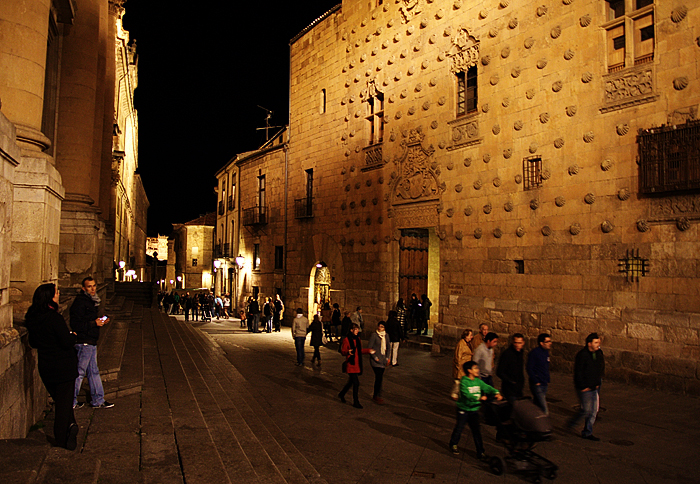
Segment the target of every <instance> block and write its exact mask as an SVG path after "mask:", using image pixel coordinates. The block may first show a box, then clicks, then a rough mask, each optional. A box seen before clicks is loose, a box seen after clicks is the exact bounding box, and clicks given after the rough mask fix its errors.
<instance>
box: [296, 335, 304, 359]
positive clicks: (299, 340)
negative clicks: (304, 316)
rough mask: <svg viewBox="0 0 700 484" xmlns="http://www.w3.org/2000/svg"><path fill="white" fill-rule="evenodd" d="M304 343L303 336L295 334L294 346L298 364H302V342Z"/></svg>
mask: <svg viewBox="0 0 700 484" xmlns="http://www.w3.org/2000/svg"><path fill="white" fill-rule="evenodd" d="M305 343H306V337H305V336H295V337H294V346H296V348H297V363H298V364H299V365H303V364H304V344H305Z"/></svg>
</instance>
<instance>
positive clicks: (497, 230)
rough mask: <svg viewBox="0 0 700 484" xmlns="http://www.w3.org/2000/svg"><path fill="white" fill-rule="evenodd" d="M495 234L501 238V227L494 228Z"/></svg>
mask: <svg viewBox="0 0 700 484" xmlns="http://www.w3.org/2000/svg"><path fill="white" fill-rule="evenodd" d="M493 236H494V237H496V238H497V239H500V238H501V237H502V236H503V231H502V230H501V229H500V228H499V227H496V228H495V229H493Z"/></svg>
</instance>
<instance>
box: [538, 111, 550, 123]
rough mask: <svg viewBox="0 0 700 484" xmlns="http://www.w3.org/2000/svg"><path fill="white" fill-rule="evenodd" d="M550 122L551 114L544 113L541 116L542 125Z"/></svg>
mask: <svg viewBox="0 0 700 484" xmlns="http://www.w3.org/2000/svg"><path fill="white" fill-rule="evenodd" d="M548 121H549V113H547V112H544V113H542V114H540V123H542V124H545V123H547V122H548Z"/></svg>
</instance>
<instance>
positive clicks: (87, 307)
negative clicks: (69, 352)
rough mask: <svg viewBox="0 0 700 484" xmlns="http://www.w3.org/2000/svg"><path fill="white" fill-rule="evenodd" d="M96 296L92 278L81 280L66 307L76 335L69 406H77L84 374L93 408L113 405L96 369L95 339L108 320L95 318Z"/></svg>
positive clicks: (97, 307) (98, 300)
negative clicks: (75, 364) (75, 369)
mask: <svg viewBox="0 0 700 484" xmlns="http://www.w3.org/2000/svg"><path fill="white" fill-rule="evenodd" d="M99 307H100V297H99V296H98V295H97V283H96V282H95V280H94V279H93V278H92V277H86V278H85V279H83V288H82V290H81V291H80V293H79V294H78V296H77V297H76V298H75V300H74V301H73V304H72V305H71V307H70V326H71V329H72V330H73V331H74V332H75V334H76V335H77V343H76V345H75V350H76V351H77V353H78V378H76V379H75V393H74V395H73V407H74V408H77V407H82V404H80V405H78V393H79V392H80V386H81V385H82V383H83V378H85V377H87V379H88V384H89V385H90V396H91V398H90V404H91V405H92V406H93V407H97V408H110V407H113V406H114V404H113V403H110V402H107V401H105V392H104V389H103V388H102V379H101V378H100V370H99V368H98V367H97V340H98V339H99V338H100V328H101V327H102V326H104V325H105V324H107V323H108V322H109V318H108V317H107V316H103V317H102V318H99V317H98V311H99Z"/></svg>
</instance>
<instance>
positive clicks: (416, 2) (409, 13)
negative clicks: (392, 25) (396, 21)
mask: <svg viewBox="0 0 700 484" xmlns="http://www.w3.org/2000/svg"><path fill="white" fill-rule="evenodd" d="M422 3H423V2H422V1H421V0H402V1H401V6H399V12H400V13H401V23H403V24H405V23H408V22H410V21H411V19H413V18H414V17H415V16H416V15H418V14H419V13H421V11H422V9H423V8H422V7H423V6H422V5H421V4H422Z"/></svg>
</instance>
